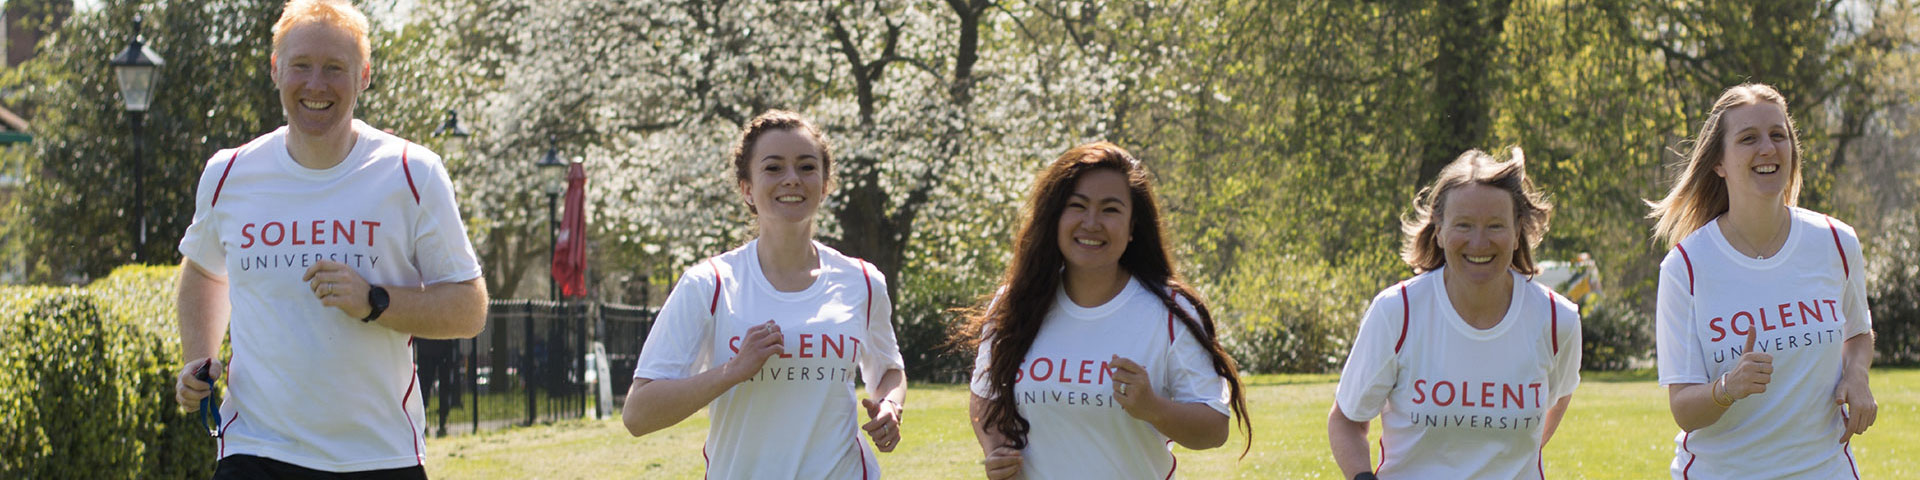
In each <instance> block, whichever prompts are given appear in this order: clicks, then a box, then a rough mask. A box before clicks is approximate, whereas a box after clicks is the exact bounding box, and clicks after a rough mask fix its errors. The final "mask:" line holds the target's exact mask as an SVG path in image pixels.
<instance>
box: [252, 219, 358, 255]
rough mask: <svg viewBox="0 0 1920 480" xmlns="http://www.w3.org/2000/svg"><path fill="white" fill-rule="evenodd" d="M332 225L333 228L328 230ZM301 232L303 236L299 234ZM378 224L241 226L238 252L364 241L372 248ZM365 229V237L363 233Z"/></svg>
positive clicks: (338, 222)
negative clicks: (258, 246) (258, 247)
mask: <svg viewBox="0 0 1920 480" xmlns="http://www.w3.org/2000/svg"><path fill="white" fill-rule="evenodd" d="M329 223H331V224H332V225H333V228H331V229H329V228H327V225H328V224H329ZM302 227H305V228H304V230H305V231H304V232H303V231H302V230H303V229H302ZM379 227H380V222H375V221H372V220H344V221H342V220H304V221H292V222H285V223H282V222H267V223H264V224H262V223H249V224H246V225H241V226H240V238H242V239H244V241H242V242H240V248H243V249H245V248H253V246H254V245H255V244H256V243H257V244H265V245H266V246H269V247H274V246H279V245H280V244H281V243H287V244H289V245H327V244H335V245H355V244H359V241H358V240H359V239H361V238H365V239H367V241H366V244H365V245H366V246H367V247H369V248H371V247H373V237H374V233H373V231H374V229H376V228H379ZM363 228H364V232H365V233H364V235H363V234H362V229H363Z"/></svg>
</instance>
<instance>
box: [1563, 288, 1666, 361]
mask: <svg viewBox="0 0 1920 480" xmlns="http://www.w3.org/2000/svg"><path fill="white" fill-rule="evenodd" d="M1582 310H1586V312H1585V313H1584V314H1583V315H1581V316H1580V340H1581V344H1580V369H1581V370H1627V369H1631V368H1635V367H1638V366H1640V365H1642V364H1644V363H1645V360H1646V359H1647V358H1649V356H1650V355H1652V354H1653V341H1654V340H1653V320H1652V319H1650V318H1647V314H1645V313H1642V312H1641V311H1640V310H1639V309H1636V308H1634V307H1633V305H1632V303H1631V302H1629V301H1628V300H1627V299H1626V298H1625V296H1609V297H1601V300H1599V302H1598V303H1596V304H1594V305H1592V306H1591V307H1589V308H1583V309H1582Z"/></svg>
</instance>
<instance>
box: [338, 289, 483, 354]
mask: <svg viewBox="0 0 1920 480" xmlns="http://www.w3.org/2000/svg"><path fill="white" fill-rule="evenodd" d="M387 296H388V298H389V300H390V303H389V306H388V307H387V311H386V312H385V313H381V314H380V318H379V319H378V320H374V323H378V324H380V325H382V326H385V327H387V328H391V329H394V330H395V331H398V332H401V333H407V334H412V335H413V336H416V337H420V338H435V339H442V338H472V337H473V336H474V335H479V334H480V331H481V330H482V329H485V328H486V327H487V283H486V280H484V279H480V278H475V279H473V280H468V281H464V282H456V283H440V284H434V285H427V286H426V287H424V288H396V287H388V288H387ZM360 301H361V302H362V303H365V302H366V297H365V296H361V298H360ZM372 310H373V308H372V307H371V306H369V307H368V308H367V311H368V312H372ZM348 315H352V313H351V312H349V313H348ZM365 316H366V315H364V314H363V315H360V317H365Z"/></svg>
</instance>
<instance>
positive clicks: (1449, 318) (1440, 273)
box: [1433, 265, 1528, 340]
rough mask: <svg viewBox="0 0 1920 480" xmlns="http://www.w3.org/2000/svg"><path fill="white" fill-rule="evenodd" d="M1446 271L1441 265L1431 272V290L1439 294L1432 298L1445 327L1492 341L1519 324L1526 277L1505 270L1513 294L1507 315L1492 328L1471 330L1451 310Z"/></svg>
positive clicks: (1465, 320) (1468, 336) (1451, 303)
mask: <svg viewBox="0 0 1920 480" xmlns="http://www.w3.org/2000/svg"><path fill="white" fill-rule="evenodd" d="M1446 269H1447V267H1446V266H1445V265H1442V266H1440V268H1437V269H1434V270H1433V283H1434V286H1433V288H1434V291H1436V292H1438V293H1439V294H1438V295H1435V296H1434V301H1436V302H1439V309H1440V312H1441V313H1440V316H1441V317H1442V318H1444V319H1445V322H1446V323H1447V325H1451V326H1452V327H1453V329H1454V330H1457V331H1459V332H1460V334H1461V335H1466V336H1467V338H1471V339H1475V340H1492V339H1494V338H1499V337H1500V335H1501V334H1504V333H1506V332H1507V329H1509V328H1513V324H1515V323H1520V321H1519V319H1518V317H1519V316H1520V302H1522V301H1524V300H1526V296H1525V295H1523V294H1522V293H1523V292H1524V291H1525V290H1524V289H1523V288H1522V285H1525V284H1527V283H1528V281H1527V277H1525V276H1522V275H1520V272H1515V271H1513V270H1511V269H1509V270H1507V275H1510V276H1512V277H1513V293H1511V294H1510V295H1513V298H1512V300H1510V301H1508V302H1507V313H1506V314H1505V315H1502V316H1501V317H1500V323H1498V324H1495V325H1494V326H1493V328H1489V329H1486V330H1481V329H1478V328H1473V325H1469V324H1467V319H1466V318H1464V317H1461V316H1460V312H1458V311H1455V310H1454V309H1453V300H1452V299H1451V298H1449V297H1447V276H1446Z"/></svg>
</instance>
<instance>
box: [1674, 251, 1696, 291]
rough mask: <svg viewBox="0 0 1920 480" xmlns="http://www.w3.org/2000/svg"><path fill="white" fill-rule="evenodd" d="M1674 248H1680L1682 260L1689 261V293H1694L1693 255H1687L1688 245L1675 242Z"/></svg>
mask: <svg viewBox="0 0 1920 480" xmlns="http://www.w3.org/2000/svg"><path fill="white" fill-rule="evenodd" d="M1673 249H1674V250H1679V251H1680V261H1682V262H1686V263H1687V295H1693V257H1689V256H1687V247H1682V246H1680V244H1678V243H1676V244H1673Z"/></svg>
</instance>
